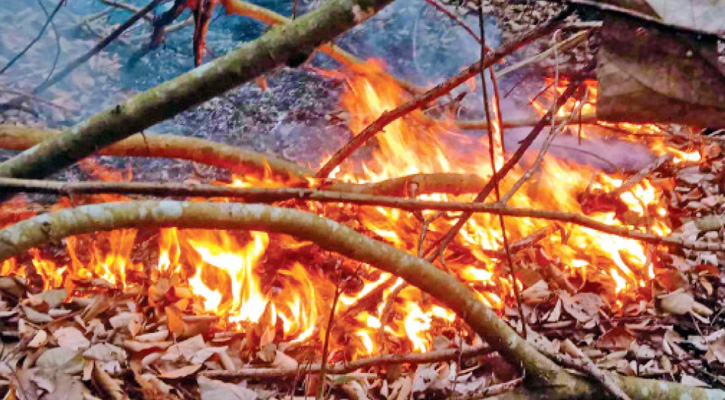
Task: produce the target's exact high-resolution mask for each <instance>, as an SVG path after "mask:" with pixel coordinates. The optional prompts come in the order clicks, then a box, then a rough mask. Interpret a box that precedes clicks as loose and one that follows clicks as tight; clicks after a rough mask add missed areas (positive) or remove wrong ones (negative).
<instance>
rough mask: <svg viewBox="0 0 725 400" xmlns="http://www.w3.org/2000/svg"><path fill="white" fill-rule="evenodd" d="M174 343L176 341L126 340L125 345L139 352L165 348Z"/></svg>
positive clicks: (127, 348)
mask: <svg viewBox="0 0 725 400" xmlns="http://www.w3.org/2000/svg"><path fill="white" fill-rule="evenodd" d="M172 344H174V342H170V341H164V342H138V341H136V340H124V341H123V347H124V348H125V349H126V350H128V351H130V352H133V353H139V352H142V351H147V350H165V349H167V348H169V346H171V345H172Z"/></svg>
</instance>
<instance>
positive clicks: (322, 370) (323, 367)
mask: <svg viewBox="0 0 725 400" xmlns="http://www.w3.org/2000/svg"><path fill="white" fill-rule="evenodd" d="M340 285H341V283H340V280H339V279H338V282H337V285H336V286H335V296H334V297H333V298H332V307H331V308H330V317H329V318H328V319H327V327H326V328H325V341H324V343H323V344H322V363H321V365H320V379H319V381H320V382H319V384H318V386H317V400H321V399H322V394H323V393H324V392H325V373H326V371H327V352H328V351H330V333H332V323H333V322H335V309H336V308H337V301H338V300H339V299H340V295H341V294H342V289H341V288H340Z"/></svg>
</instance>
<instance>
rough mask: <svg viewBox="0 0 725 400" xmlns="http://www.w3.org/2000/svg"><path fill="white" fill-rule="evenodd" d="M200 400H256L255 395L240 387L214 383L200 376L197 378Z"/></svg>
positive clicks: (251, 391) (218, 382)
mask: <svg viewBox="0 0 725 400" xmlns="http://www.w3.org/2000/svg"><path fill="white" fill-rule="evenodd" d="M196 381H197V383H198V384H199V392H201V400H222V399H224V400H256V399H257V397H258V396H257V393H255V392H254V391H253V390H250V389H247V388H245V387H243V386H240V385H235V384H233V383H228V382H222V381H216V380H213V379H209V378H206V377H204V376H200V377H198V378H197V380H196Z"/></svg>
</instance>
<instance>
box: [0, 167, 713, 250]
mask: <svg viewBox="0 0 725 400" xmlns="http://www.w3.org/2000/svg"><path fill="white" fill-rule="evenodd" d="M0 188H3V189H5V190H9V191H14V192H19V191H26V192H36V193H55V194H67V195H70V194H91V193H117V194H139V195H150V196H183V197H228V198H233V199H236V200H239V201H246V202H250V203H274V202H278V201H285V200H299V201H318V202H321V203H350V204H357V205H363V206H380V207H390V208H397V209H401V210H406V211H422V210H438V211H448V212H470V213H486V214H496V213H501V214H502V215H504V216H507V217H517V218H535V219H544V220H548V221H554V222H562V223H570V224H574V225H579V226H583V227H585V228H589V229H593V230H595V231H599V232H604V233H608V234H610V235H615V236H621V237H626V238H629V239H634V240H639V241H642V242H645V243H651V244H655V245H668V246H678V247H680V248H683V249H691V250H702V251H725V243H709V242H704V241H702V242H701V241H687V240H684V239H683V238H681V237H678V236H676V235H670V236H656V235H652V234H648V233H645V232H640V231H635V230H630V229H628V228H626V227H624V226H613V225H607V224H605V223H603V222H599V221H597V220H595V219H593V218H589V217H587V216H584V215H581V214H574V213H568V212H563V211H553V210H535V209H529V208H513V207H506V206H502V205H500V204H496V203H494V204H481V203H464V202H452V201H451V202H439V201H427V200H417V199H405V198H399V197H391V196H373V195H367V194H360V193H345V192H334V191H324V190H318V189H302V188H282V189H263V188H234V187H227V186H217V185H203V184H199V185H187V184H177V183H165V182H73V183H69V182H60V181H37V180H28V179H14V178H0ZM716 222H717V223H721V222H720V221H719V220H718V221H716ZM722 223H725V222H722ZM710 225H712V226H714V223H710V224H708V225H707V226H710ZM703 226H705V225H704V224H703ZM718 226H721V225H718Z"/></svg>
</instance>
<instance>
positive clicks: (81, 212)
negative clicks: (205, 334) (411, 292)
mask: <svg viewBox="0 0 725 400" xmlns="http://www.w3.org/2000/svg"><path fill="white" fill-rule="evenodd" d="M171 226H173V227H179V228H182V229H184V228H196V229H246V230H257V231H267V232H276V233H284V234H289V235H293V236H295V237H298V238H301V239H304V240H311V241H313V242H315V243H316V244H317V245H319V246H320V247H322V248H323V249H326V250H329V251H333V252H336V253H339V254H341V255H344V256H347V257H350V258H352V259H354V260H357V261H360V262H364V263H368V264H370V265H371V266H373V267H376V268H379V269H381V270H384V271H387V272H389V273H392V274H394V275H396V276H399V277H401V278H403V279H405V280H406V281H407V282H409V283H410V284H412V285H414V286H416V287H418V288H419V289H421V290H422V291H424V292H426V293H429V294H431V295H432V296H434V297H436V298H437V299H438V300H440V301H441V302H442V303H443V304H445V305H446V306H447V307H448V308H449V309H451V310H452V311H453V312H455V313H456V314H457V315H458V316H460V317H461V318H462V319H463V320H464V321H465V322H466V323H467V324H468V325H469V326H470V327H471V328H472V329H473V331H475V332H476V333H477V334H479V335H480V336H481V337H482V338H483V339H484V340H485V341H486V342H487V343H488V344H489V345H490V346H491V349H492V350H495V351H498V352H499V353H500V354H501V355H502V356H503V357H505V358H506V359H508V360H510V361H511V362H512V363H513V364H515V365H520V366H521V367H522V368H523V369H524V370H525V371H526V377H527V383H528V385H529V387H531V388H538V390H539V393H541V391H542V390H548V391H549V392H550V393H551V396H554V397H557V398H563V397H579V398H581V397H592V396H596V393H598V391H599V390H600V389H599V387H598V386H597V385H594V384H592V383H591V382H588V381H585V380H583V379H581V378H578V377H576V376H573V375H571V374H569V373H568V372H566V371H565V370H563V369H562V368H560V367H559V366H558V365H556V364H555V363H554V362H552V361H551V360H550V359H548V358H547V357H546V356H544V355H543V354H541V353H539V352H538V351H536V350H535V349H534V348H533V347H532V346H531V344H529V343H527V342H526V341H525V340H523V339H521V337H519V336H518V334H516V332H515V331H514V330H513V329H512V328H511V327H509V326H508V325H507V324H506V323H505V322H504V321H503V320H501V319H500V318H499V317H498V316H497V315H496V313H495V312H494V311H492V310H491V309H489V308H488V307H486V306H484V305H483V303H481V302H480V301H478V300H477V299H476V297H475V296H474V294H473V293H472V292H471V291H470V289H469V288H468V287H466V286H465V285H463V284H462V283H460V282H458V280H456V278H454V277H453V276H452V275H449V274H447V273H445V272H443V271H441V270H439V269H438V268H436V267H435V266H433V265H432V264H430V263H428V262H427V261H425V260H422V259H420V258H417V257H414V256H412V255H410V254H408V253H406V252H404V251H402V250H398V249H396V248H394V247H392V246H389V245H387V244H385V243H382V242H379V241H377V240H374V239H371V238H369V237H367V236H365V235H363V234H360V233H357V232H355V231H354V230H352V229H350V228H348V227H346V226H344V225H341V224H339V223H337V222H335V221H332V220H329V219H326V218H322V217H319V216H317V215H315V214H312V213H307V212H303V211H299V210H293V209H285V208H278V207H272V206H265V205H259V204H238V203H201V202H177V201H169V200H166V201H143V202H122V203H106V204H94V205H88V206H81V207H77V208H70V209H65V210H62V211H58V212H53V213H49V214H43V215H40V216H37V217H34V218H31V219H28V220H25V221H22V222H19V223H17V224H15V225H12V226H10V227H7V228H5V229H3V230H1V231H0V261H2V260H5V259H7V258H9V257H12V256H13V255H15V254H19V253H21V252H24V251H27V250H28V249H30V248H32V247H36V246H38V245H41V244H44V243H47V242H51V241H60V240H61V239H62V238H64V237H66V236H70V235H76V234H83V233H91V232H95V231H109V230H114V229H123V228H139V227H144V228H161V227H171ZM618 379H620V380H621V382H622V384H621V387H622V388H623V389H624V390H625V391H626V392H627V394H628V395H629V396H631V397H632V398H633V399H646V400H651V399H652V398H671V397H669V396H670V394H671V393H676V394H678V395H679V396H680V397H678V399H681V398H683V397H682V396H684V395H688V396H689V398H691V399H693V400H701V399H702V400H704V399H713V398H725V393H723V392H722V391H719V390H712V389H702V388H697V387H687V386H683V385H680V384H675V383H668V382H664V381H650V380H645V379H636V378H624V377H622V378H618ZM643 388H646V389H647V390H646V391H644V390H642V389H643ZM663 394H664V395H667V397H665V396H664V395H663ZM656 395H659V396H661V397H653V396H656ZM549 398H551V397H549Z"/></svg>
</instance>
